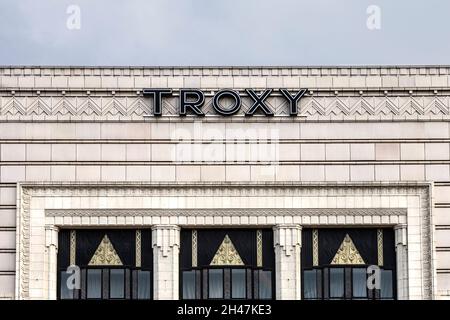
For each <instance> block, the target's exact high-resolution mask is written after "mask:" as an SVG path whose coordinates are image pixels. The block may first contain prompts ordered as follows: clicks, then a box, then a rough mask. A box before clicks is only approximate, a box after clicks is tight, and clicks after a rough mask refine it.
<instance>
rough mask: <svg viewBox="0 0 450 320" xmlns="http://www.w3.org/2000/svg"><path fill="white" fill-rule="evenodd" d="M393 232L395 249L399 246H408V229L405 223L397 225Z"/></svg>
mask: <svg viewBox="0 0 450 320" xmlns="http://www.w3.org/2000/svg"><path fill="white" fill-rule="evenodd" d="M394 231H395V247H397V246H399V245H403V246H406V245H408V233H407V231H408V229H407V226H406V223H402V224H398V225H396V226H395V227H394Z"/></svg>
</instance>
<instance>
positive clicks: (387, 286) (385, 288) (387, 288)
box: [380, 270, 394, 299]
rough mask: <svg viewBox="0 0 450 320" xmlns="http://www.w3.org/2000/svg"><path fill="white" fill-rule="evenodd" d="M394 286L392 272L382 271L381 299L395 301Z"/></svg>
mask: <svg viewBox="0 0 450 320" xmlns="http://www.w3.org/2000/svg"><path fill="white" fill-rule="evenodd" d="M393 291H394V290H393V286H392V271H391V270H381V287H380V298H381V299H393V298H394V292H393Z"/></svg>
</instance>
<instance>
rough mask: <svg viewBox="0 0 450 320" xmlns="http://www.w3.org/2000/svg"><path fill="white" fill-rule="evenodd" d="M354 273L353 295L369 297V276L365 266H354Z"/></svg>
mask: <svg viewBox="0 0 450 320" xmlns="http://www.w3.org/2000/svg"><path fill="white" fill-rule="evenodd" d="M352 272H353V275H352V278H353V279H352V283H353V285H352V286H353V297H354V298H367V280H366V279H367V278H366V269H365V268H354V269H353V271H352Z"/></svg>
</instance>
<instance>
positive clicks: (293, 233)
mask: <svg viewBox="0 0 450 320" xmlns="http://www.w3.org/2000/svg"><path fill="white" fill-rule="evenodd" d="M273 231H274V246H275V248H276V247H279V248H281V250H282V251H283V252H284V253H285V254H286V256H290V255H291V254H292V252H293V251H294V250H295V249H296V247H299V248H300V247H301V246H302V226H301V225H299V224H279V225H276V226H275V227H273Z"/></svg>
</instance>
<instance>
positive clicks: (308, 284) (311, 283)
mask: <svg viewBox="0 0 450 320" xmlns="http://www.w3.org/2000/svg"><path fill="white" fill-rule="evenodd" d="M319 271H320V270H305V272H304V273H303V288H304V291H303V292H304V293H303V295H304V298H305V299H317V298H318V294H317V276H318V274H317V273H318V272H319Z"/></svg>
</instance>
